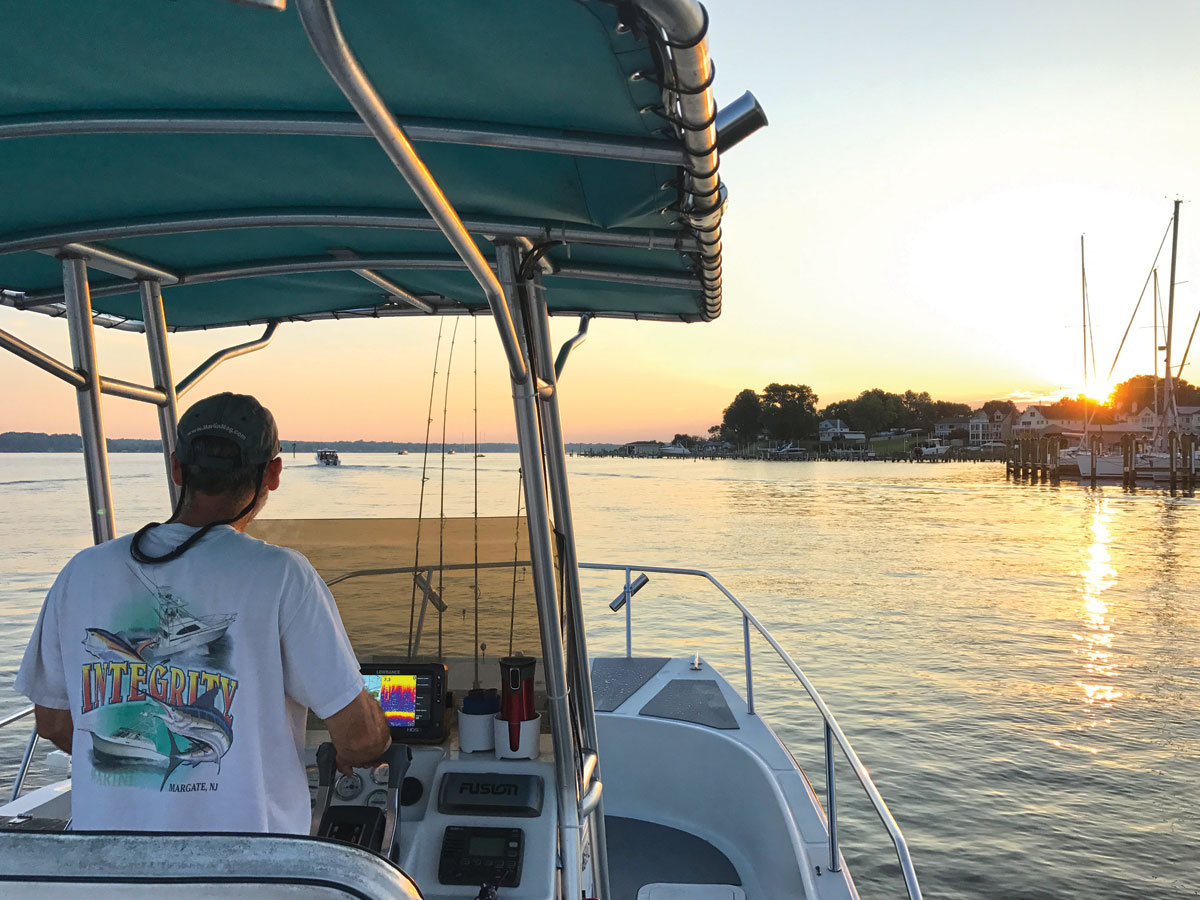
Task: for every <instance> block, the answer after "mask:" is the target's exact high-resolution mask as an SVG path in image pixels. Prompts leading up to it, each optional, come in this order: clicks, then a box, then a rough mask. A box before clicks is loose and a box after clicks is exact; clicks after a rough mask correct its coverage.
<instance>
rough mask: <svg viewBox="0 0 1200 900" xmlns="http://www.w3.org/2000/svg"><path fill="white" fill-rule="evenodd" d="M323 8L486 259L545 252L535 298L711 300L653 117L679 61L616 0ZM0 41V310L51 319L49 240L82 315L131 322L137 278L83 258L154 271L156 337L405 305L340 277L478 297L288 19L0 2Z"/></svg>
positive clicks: (624, 313)
mask: <svg viewBox="0 0 1200 900" xmlns="http://www.w3.org/2000/svg"><path fill="white" fill-rule="evenodd" d="M681 2H684V0H681ZM337 12H338V17H339V19H340V21H341V25H342V29H343V31H344V33H345V36H346V38H347V41H348V43H349V45H350V47H351V48H352V50H353V52H354V54H355V55H356V56H357V58H358V60H359V61H360V62H361V64H362V67H363V69H364V70H365V72H366V74H367V76H368V77H369V79H370V80H371V81H372V82H373V83H374V85H375V87H376V88H377V89H378V91H379V93H380V95H381V96H382V98H383V99H384V101H385V103H386V104H387V106H388V108H389V110H390V111H391V113H392V114H393V115H394V116H395V117H396V118H397V120H398V121H399V122H400V124H401V125H402V127H403V128H404V129H405V130H406V132H407V133H408V134H409V135H410V137H411V139H412V140H413V143H414V145H415V147H416V149H417V152H418V153H419V154H420V155H421V158H422V159H423V160H424V162H425V164H426V165H427V167H428V169H429V170H430V172H431V174H432V175H433V177H434V179H435V180H436V181H437V182H438V184H439V185H440V186H441V187H442V189H443V191H444V192H445V194H446V196H447V198H448V199H449V200H450V202H451V203H452V205H453V206H454V207H455V209H456V210H457V211H458V213H459V215H460V216H461V217H462V219H463V220H464V222H465V223H466V225H467V228H468V230H469V231H470V232H471V234H472V236H473V237H474V239H475V241H476V243H477V245H478V246H479V247H480V249H481V251H482V252H483V253H484V255H485V256H486V257H487V258H488V259H489V260H494V258H495V252H494V247H493V245H492V243H491V239H492V238H496V237H499V238H510V239H511V238H527V239H528V240H529V241H530V242H531V243H532V244H533V245H543V244H544V245H548V249H547V250H546V252H545V255H544V257H543V258H544V259H545V260H546V261H547V262H548V264H549V265H548V266H546V267H545V274H544V284H545V286H546V289H547V300H548V304H549V307H550V310H551V312H552V313H557V314H567V313H571V314H574V313H591V314H594V315H600V316H620V317H636V318H653V319H670V320H677V321H700V320H707V319H711V318H714V317H715V316H716V315H718V314H719V312H720V260H719V241H720V232H719V225H718V226H717V228H716V229H715V230H713V229H709V230H707V231H705V230H704V229H697V228H696V227H694V220H692V219H689V217H688V216H687V215H686V212H687V209H688V205H689V203H690V202H692V199H693V198H692V197H691V196H690V195H689V191H688V188H689V185H690V184H693V182H691V181H690V178H691V176H693V175H695V174H696V173H695V168H696V165H697V157H696V155H695V154H694V153H692V154H690V155H689V153H688V152H686V149H685V140H684V138H685V135H684V132H683V130H682V129H681V128H680V122H679V121H678V118H677V115H678V113H677V109H678V106H677V102H678V100H679V97H680V92H675V91H674V89H673V88H674V87H680V86H681V84H680V83H679V82H678V81H676V79H677V77H678V73H677V72H676V71H675V66H674V63H673V58H674V54H675V53H676V52H677V51H676V50H675V49H674V48H672V47H671V46H670V45H669V42H668V40H667V38H666V37H665V36H664V34H663V33H662V32H661V31H660V29H658V28H657V27H655V26H654V25H653V23H652V22H651V20H650V19H649V18H648V17H647V15H646V14H645V13H643V12H642V11H641V10H640V9H639V8H638V6H637V5H636V4H630V3H622V4H613V3H607V2H602V0H590V2H580V0H522V2H520V3H515V4H512V3H497V2H495V0H442V2H437V3H416V2H398V0H353V2H348V0H343V2H342V3H341V5H340V6H339V7H338V10H337ZM701 36H702V35H701ZM3 52H4V59H3V69H4V83H5V84H4V91H2V92H0V288H2V289H4V290H5V293H4V295H3V303H5V304H6V305H9V306H17V307H21V308H31V309H36V310H38V311H41V312H48V313H51V314H60V313H61V311H62V309H63V307H62V304H61V303H60V302H59V300H60V297H61V291H62V267H61V264H60V263H59V261H58V260H57V259H56V258H55V256H56V255H58V254H61V253H62V252H64V248H66V250H67V252H79V251H80V246H81V245H82V246H83V255H84V256H85V257H87V258H89V277H90V281H91V288H92V298H93V307H94V309H95V311H96V312H97V313H98V314H103V318H104V321H105V323H106V324H118V325H120V324H126V325H127V326H128V327H135V328H136V327H139V324H140V323H139V322H138V320H140V318H141V311H140V309H141V308H140V303H139V298H138V293H137V290H138V288H137V283H136V281H134V280H132V277H131V275H130V273H128V272H124V271H122V270H121V268H120V267H119V266H118V267H115V268H114V267H113V266H112V265H111V264H105V262H104V261H103V259H102V258H94V257H90V256H88V252H87V248H99V250H101V251H105V250H106V251H111V252H113V253H116V254H120V255H122V256H125V257H130V258H133V259H135V260H140V261H142V262H143V263H145V264H148V265H151V266H153V267H154V268H155V269H159V270H162V271H163V272H164V273H166V275H167V277H166V278H164V279H163V282H162V283H163V297H164V304H165V308H166V315H167V320H168V324H169V325H170V326H171V327H172V328H176V329H189V328H207V327H214V326H221V325H233V324H244V323H250V322H262V321H279V320H291V319H306V318H320V317H329V316H334V315H385V314H386V315H403V314H412V315H424V314H426V312H423V311H421V310H419V309H415V308H414V307H413V306H412V305H410V304H409V303H405V302H400V301H399V300H398V298H397V296H395V295H393V294H389V293H388V292H387V291H386V290H384V289H383V288H381V287H380V286H378V285H377V284H376V283H372V282H370V281H368V280H366V279H364V278H363V277H362V276H361V275H360V274H356V272H355V271H354V269H355V268H362V269H369V270H370V272H372V273H375V274H376V275H379V276H382V277H383V278H385V279H387V280H388V281H389V282H390V283H392V284H394V285H396V286H398V287H399V288H402V289H403V290H404V291H405V292H407V293H408V294H410V295H413V296H415V297H416V298H418V299H419V300H420V301H422V302H423V303H424V304H427V306H428V307H431V308H432V309H433V310H434V311H435V312H463V311H474V310H483V309H486V306H487V304H486V302H485V299H484V295H483V292H482V290H481V289H480V288H479V286H478V284H477V283H476V282H475V280H474V279H473V278H472V276H471V275H470V274H469V273H468V272H467V271H466V269H465V267H464V266H463V264H462V263H461V262H460V261H459V260H458V257H457V256H455V255H454V253H453V250H452V249H451V247H450V245H449V244H448V243H447V241H446V239H445V237H444V236H443V235H442V234H441V233H440V232H439V231H438V230H437V229H436V227H435V226H434V225H433V223H432V220H431V219H430V218H429V216H428V214H427V213H426V212H425V210H424V209H423V207H422V206H421V204H420V202H419V201H418V199H417V198H416V196H415V195H414V194H413V192H412V191H411V190H410V189H409V187H408V185H407V184H406V182H405V181H404V179H403V177H402V176H401V175H400V173H399V172H398V171H397V169H396V168H395V167H394V166H393V164H392V162H391V161H390V160H389V158H388V156H387V155H386V154H385V153H384V151H383V149H382V148H381V147H380V145H379V144H378V143H377V142H376V140H375V139H374V138H373V137H372V136H371V135H370V134H369V132H368V131H367V130H366V128H365V126H363V125H362V123H361V121H360V120H359V119H358V117H357V116H356V115H355V114H354V112H353V110H352V109H351V107H350V104H349V103H348V101H347V100H346V99H345V97H344V96H343V94H342V93H341V91H340V90H339V88H338V87H337V85H336V84H335V83H334V81H333V80H332V79H331V77H330V76H329V74H328V73H327V72H326V70H325V68H324V67H323V66H322V64H321V62H320V61H319V60H318V58H317V56H316V55H315V54H314V52H313V48H312V46H311V45H310V43H309V40H308V38H307V37H306V35H305V32H304V29H303V27H302V26H301V22H300V20H299V15H298V14H297V12H296V10H295V9H293V8H288V9H286V10H285V11H282V12H280V11H274V10H269V9H263V8H255V7H253V6H250V5H239V4H236V3H232V2H228V0H122V2H121V3H111V2H103V0H38V2H36V3H22V4H13V5H12V6H11V8H9V9H8V10H6V13H5V22H4V51H3ZM709 80H710V81H711V78H710V79H709ZM705 96H706V97H707V94H706V95H705ZM712 103H713V104H714V105H713V106H712V109H713V110H714V111H715V108H716V107H715V101H712ZM563 139H566V141H567V142H566V143H563V142H562V141H563ZM556 141H558V142H557V143H556ZM581 150H582V152H577V151H581ZM617 157H619V158H617ZM710 161H712V162H713V163H714V169H715V152H714V153H713V155H712V157H711V160H710ZM700 174H704V173H700ZM722 196H723V195H722ZM718 221H719V215H718ZM714 247H715V250H716V253H715V256H714V253H713V248H714ZM72 248H74V249H73V250H72ZM706 249H707V251H708V254H707V257H706V258H702V257H703V256H704V254H703V253H702V251H704V250H706ZM714 258H715V264H714V262H713V260H714ZM358 260H365V261H369V263H370V265H369V266H368V265H365V264H364V265H362V266H353V265H351V263H352V262H354V261H358Z"/></svg>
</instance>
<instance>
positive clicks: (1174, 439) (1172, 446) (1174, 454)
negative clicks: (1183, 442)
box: [1167, 431, 1179, 494]
mask: <svg viewBox="0 0 1200 900" xmlns="http://www.w3.org/2000/svg"><path fill="white" fill-rule="evenodd" d="M1167 460H1168V467H1169V470H1170V480H1171V493H1172V494H1174V493H1175V489H1176V487H1178V480H1179V432H1178V431H1171V432H1168V433H1167Z"/></svg>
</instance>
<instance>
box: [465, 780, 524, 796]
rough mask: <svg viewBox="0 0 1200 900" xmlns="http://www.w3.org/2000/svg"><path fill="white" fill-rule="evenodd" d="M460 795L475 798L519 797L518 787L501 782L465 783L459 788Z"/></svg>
mask: <svg viewBox="0 0 1200 900" xmlns="http://www.w3.org/2000/svg"><path fill="white" fill-rule="evenodd" d="M458 793H459V794H460V795H461V794H471V795H474V796H482V795H489V796H493V797H515V796H517V786H516V785H515V784H505V783H504V782H501V781H492V782H488V781H464V782H462V784H460V785H459V786H458Z"/></svg>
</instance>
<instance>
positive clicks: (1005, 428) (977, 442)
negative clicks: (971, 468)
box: [967, 409, 1017, 447]
mask: <svg viewBox="0 0 1200 900" xmlns="http://www.w3.org/2000/svg"><path fill="white" fill-rule="evenodd" d="M1016 421H1017V414H1016V413H1008V412H1003V411H1002V410H996V411H995V412H994V413H992V414H991V416H989V415H988V414H987V413H985V412H984V411H983V410H982V409H981V410H979V411H978V412H976V413H975V415H973V416H971V418H970V420H969V421H968V426H967V431H968V432H969V435H970V437H969V441H970V444H971V446H972V447H982V446H983V445H984V444H990V443H1003V444H1007V443H1008V442H1009V441H1010V440H1012V434H1013V428H1014V426H1015V425H1016Z"/></svg>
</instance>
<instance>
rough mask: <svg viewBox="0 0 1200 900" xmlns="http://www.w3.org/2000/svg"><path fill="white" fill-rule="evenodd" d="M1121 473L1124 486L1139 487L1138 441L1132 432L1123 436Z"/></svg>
mask: <svg viewBox="0 0 1200 900" xmlns="http://www.w3.org/2000/svg"><path fill="white" fill-rule="evenodd" d="M1121 475H1122V478H1121V483H1122V486H1124V487H1127V488H1131V487H1137V442H1136V441H1135V440H1134V438H1133V435H1132V434H1126V435H1122V437H1121Z"/></svg>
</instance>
